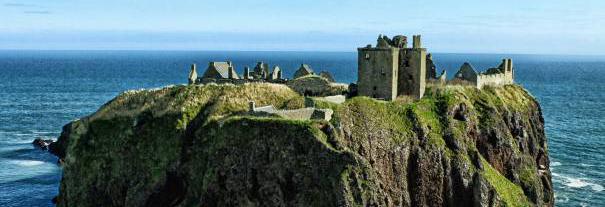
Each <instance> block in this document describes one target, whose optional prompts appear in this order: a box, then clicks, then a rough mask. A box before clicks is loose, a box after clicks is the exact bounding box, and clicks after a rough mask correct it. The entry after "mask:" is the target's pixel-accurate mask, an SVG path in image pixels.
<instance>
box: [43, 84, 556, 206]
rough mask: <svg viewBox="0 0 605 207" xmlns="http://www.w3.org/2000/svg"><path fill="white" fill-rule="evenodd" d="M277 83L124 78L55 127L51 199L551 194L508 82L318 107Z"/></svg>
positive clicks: (521, 99) (532, 118) (168, 201)
mask: <svg viewBox="0 0 605 207" xmlns="http://www.w3.org/2000/svg"><path fill="white" fill-rule="evenodd" d="M249 101H254V102H256V103H257V104H259V105H273V106H275V107H277V108H282V109H296V108H302V107H303V105H304V98H303V97H301V96H300V95H298V94H297V93H296V92H294V91H292V90H291V89H290V88H288V87H287V86H284V85H274V84H266V83H264V84H260V83H259V84H244V85H238V86H234V85H205V86H174V87H168V88H163V89H159V90H146V91H131V92H126V93H124V94H122V95H120V96H118V97H116V98H115V99H114V100H112V101H110V102H108V103H107V104H105V105H104V106H103V107H101V108H100V109H99V110H98V111H97V112H96V113H94V114H92V115H90V116H88V117H84V118H82V119H80V120H77V121H74V122H72V123H70V124H68V125H66V126H65V127H64V128H63V133H62V134H61V136H60V137H59V140H58V141H57V142H56V143H54V144H53V145H55V146H54V147H53V149H55V150H54V151H53V153H55V154H56V155H58V156H60V157H61V158H62V159H63V160H64V162H63V169H64V171H63V179H62V181H61V187H60V194H59V195H58V197H57V199H56V201H57V202H58V206H553V202H554V199H553V191H552V184H551V178H550V176H551V173H550V170H549V162H548V148H547V143H546V137H545V135H544V127H543V124H544V120H543V119H542V114H541V111H540V106H539V104H538V103H537V102H536V100H535V99H534V98H533V97H532V96H531V95H530V94H529V93H527V92H526V91H525V90H524V89H523V88H521V87H520V86H515V85H510V86H505V87H499V88H492V87H486V88H484V89H483V90H478V89H476V88H473V87H461V86H455V87H444V88H433V89H430V90H428V92H427V94H426V96H425V97H424V98H423V99H420V100H418V101H414V102H410V103H404V102H399V101H394V102H384V101H377V100H373V99H370V98H365V97H356V98H353V99H350V100H348V101H346V102H345V103H342V104H334V103H327V102H326V103H322V102H317V103H315V106H316V107H318V108H322V107H323V108H330V109H332V110H334V115H333V118H332V119H331V121H330V122H327V121H296V120H288V119H283V118H279V117H254V116H249V115H246V113H245V112H246V111H247V104H248V102H249Z"/></svg>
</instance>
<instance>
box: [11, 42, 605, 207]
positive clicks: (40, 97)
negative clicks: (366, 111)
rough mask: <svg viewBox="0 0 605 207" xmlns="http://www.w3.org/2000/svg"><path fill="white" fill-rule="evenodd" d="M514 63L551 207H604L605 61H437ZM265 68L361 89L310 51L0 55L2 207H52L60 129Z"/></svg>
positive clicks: (443, 60) (350, 65)
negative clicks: (536, 131)
mask: <svg viewBox="0 0 605 207" xmlns="http://www.w3.org/2000/svg"><path fill="white" fill-rule="evenodd" d="M502 58H512V59H513V63H514V66H515V81H516V83H518V84H520V85H522V86H523V87H524V88H526V89H527V90H528V91H529V92H530V93H531V94H532V95H533V96H535V97H536V98H537V99H538V100H539V102H540V104H541V107H542V112H543V115H544V119H545V128H546V135H547V137H548V145H549V155H550V159H551V171H552V175H553V185H554V192H555V199H556V203H555V205H556V206H605V191H604V186H605V165H603V164H602V163H604V162H605V155H604V154H603V148H605V121H603V117H605V111H604V110H603V109H604V108H605V81H603V80H602V77H605V55H538V54H469V53H433V60H434V61H435V64H436V65H437V73H438V74H439V73H441V71H442V70H444V69H445V70H446V71H447V74H448V75H449V76H450V77H451V76H452V75H453V74H455V72H456V71H457V70H458V69H459V67H460V66H461V65H462V64H463V63H464V62H470V63H471V64H472V65H473V66H474V67H475V69H477V70H478V71H484V70H486V69H487V68H490V67H495V66H498V65H499V64H500V61H501V59H502ZM226 60H230V61H233V63H234V64H235V67H236V71H237V72H238V73H239V74H241V73H242V72H243V69H244V66H250V67H254V65H255V64H256V62H258V61H264V62H266V63H269V64H270V65H271V67H273V66H274V65H279V66H280V68H281V69H282V70H284V77H287V78H290V77H292V75H293V73H294V71H295V70H296V69H297V68H298V66H299V65H300V64H302V63H305V64H309V65H310V66H311V67H312V68H313V69H314V70H315V71H316V72H320V71H329V72H330V73H332V75H333V76H334V78H335V79H336V81H338V82H343V83H352V82H355V81H356V80H357V53H356V51H350V52H331V51H323V52H312V51H188V50H183V51H173V50H170V51H158V50H145V51H144V50H0V89H1V90H0V123H1V124H0V191H1V192H2V193H1V194H0V206H53V204H52V202H51V199H52V198H53V197H54V196H55V195H57V194H58V189H59V182H60V179H61V169H60V167H59V166H58V165H57V158H56V157H54V156H53V155H51V154H50V153H48V152H44V151H42V150H38V149H34V147H33V146H32V144H31V142H32V141H33V140H34V139H36V138H44V139H56V138H57V137H58V136H59V134H60V132H61V128H62V127H63V125H65V124H67V123H69V122H70V121H72V120H74V119H78V118H80V117H83V116H86V115H88V114H90V113H93V112H95V111H96V110H97V109H99V107H100V106H101V105H103V104H104V103H106V102H107V101H110V100H111V99H112V98H114V97H115V96H117V95H118V94H120V93H122V92H124V91H127V90H135V89H149V88H158V87H164V86H168V85H178V84H186V83H187V76H188V72H189V65H190V64H192V63H196V64H197V65H198V70H199V71H198V73H200V74H202V73H203V71H204V70H205V68H206V65H207V63H208V62H209V61H226Z"/></svg>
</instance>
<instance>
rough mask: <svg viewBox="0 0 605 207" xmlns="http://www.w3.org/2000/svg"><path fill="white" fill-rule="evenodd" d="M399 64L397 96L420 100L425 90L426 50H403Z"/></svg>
mask: <svg viewBox="0 0 605 207" xmlns="http://www.w3.org/2000/svg"><path fill="white" fill-rule="evenodd" d="M399 64H400V67H399V76H398V81H397V82H398V84H399V86H398V92H397V95H400V96H401V95H404V96H411V97H414V98H416V99H420V98H422V96H423V95H424V90H425V88H426V49H424V48H408V49H404V50H403V51H402V52H401V53H400V63H399Z"/></svg>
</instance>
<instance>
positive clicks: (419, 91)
mask: <svg viewBox="0 0 605 207" xmlns="http://www.w3.org/2000/svg"><path fill="white" fill-rule="evenodd" d="M357 52H358V53H357V63H358V70H357V75H358V76H357V78H358V80H357V84H350V85H346V84H341V83H335V82H334V78H333V77H332V75H331V74H330V73H329V72H327V71H322V72H320V73H319V74H316V73H315V72H314V71H313V69H312V68H311V66H309V65H307V64H301V65H300V67H299V68H298V69H297V70H296V71H295V72H294V77H293V79H291V80H288V79H285V78H284V77H283V71H282V69H281V68H280V67H279V66H274V67H273V69H272V70H270V67H269V64H268V63H265V62H258V63H257V64H256V66H255V67H254V69H252V70H251V69H250V68H249V67H247V66H246V67H245V68H244V73H243V74H242V75H238V74H237V72H236V69H235V65H234V64H233V63H232V62H231V61H225V62H210V63H209V64H208V68H207V69H206V71H205V72H204V74H203V75H202V76H201V77H198V75H197V67H196V65H195V64H193V65H191V70H190V72H189V78H188V82H189V84H207V83H232V84H243V83H249V82H268V83H280V84H286V85H287V86H289V87H290V88H292V89H293V90H295V91H296V92H299V93H300V94H304V95H309V96H330V95H340V94H348V95H349V96H354V95H361V96H368V97H372V98H376V99H382V100H394V99H396V98H397V97H399V96H407V97H411V98H412V99H421V98H422V97H423V96H424V91H425V89H426V87H427V84H433V83H437V84H440V85H467V86H473V87H476V88H479V89H481V88H483V87H484V86H502V85H507V84H513V83H514V68H513V61H512V59H503V60H502V63H501V64H500V65H499V66H498V67H495V68H489V69H487V70H486V71H485V72H477V70H475V68H474V67H473V66H472V65H471V64H470V63H464V64H462V66H461V67H460V69H459V70H458V72H456V73H455V74H454V76H453V79H451V80H448V79H447V73H446V71H445V70H442V72H441V74H440V75H439V76H438V75H437V66H436V65H435V62H434V60H433V56H432V55H431V54H430V53H428V52H427V49H426V48H424V47H422V41H421V36H420V35H414V36H413V37H412V46H411V47H408V38H407V37H406V36H403V35H397V36H395V37H393V39H390V38H389V37H387V36H383V35H379V36H378V39H377V40H376V46H372V45H371V44H370V45H367V46H366V47H362V48H358V49H357Z"/></svg>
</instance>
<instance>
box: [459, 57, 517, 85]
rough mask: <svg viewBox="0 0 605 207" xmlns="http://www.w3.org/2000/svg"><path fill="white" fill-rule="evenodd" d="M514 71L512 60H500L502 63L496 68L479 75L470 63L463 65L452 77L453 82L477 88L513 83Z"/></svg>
mask: <svg viewBox="0 0 605 207" xmlns="http://www.w3.org/2000/svg"><path fill="white" fill-rule="evenodd" d="M514 76H515V75H514V70H513V60H512V59H502V63H501V64H500V65H499V66H498V67H496V68H490V69H488V70H487V71H485V72H483V73H479V72H477V71H476V70H475V68H474V67H473V66H472V65H471V64H470V63H464V64H463V65H462V66H461V67H460V70H458V72H457V73H456V74H455V75H454V80H457V81H462V83H466V84H470V85H472V86H475V87H477V88H483V86H488V85H490V86H499V85H506V84H513V83H514Z"/></svg>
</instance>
